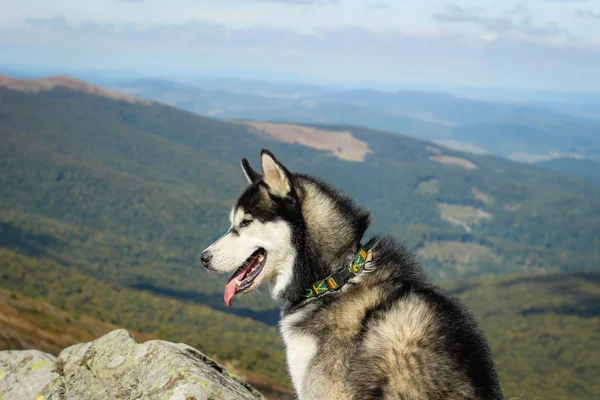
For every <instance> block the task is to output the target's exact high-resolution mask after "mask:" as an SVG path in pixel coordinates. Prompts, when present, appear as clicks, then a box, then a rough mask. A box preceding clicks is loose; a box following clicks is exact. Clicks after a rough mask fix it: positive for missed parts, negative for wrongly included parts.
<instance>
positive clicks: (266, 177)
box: [200, 150, 504, 400]
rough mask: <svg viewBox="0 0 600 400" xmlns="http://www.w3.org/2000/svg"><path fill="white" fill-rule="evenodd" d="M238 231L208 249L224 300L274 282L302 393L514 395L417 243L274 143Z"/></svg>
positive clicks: (239, 211) (360, 399)
mask: <svg viewBox="0 0 600 400" xmlns="http://www.w3.org/2000/svg"><path fill="white" fill-rule="evenodd" d="M261 164H262V174H261V173H259V172H257V171H256V170H254V169H253V168H252V167H251V166H250V165H249V163H248V161H247V160H246V159H243V160H242V169H243V171H244V173H245V175H246V178H247V180H248V182H249V186H248V187H247V188H246V190H245V191H244V192H243V193H242V195H241V196H240V197H239V199H238V200H237V203H236V204H235V206H234V207H233V209H232V211H231V214H230V220H231V227H230V228H229V230H228V231H227V232H226V233H225V234H224V235H223V236H222V237H221V238H220V239H218V240H217V241H216V242H214V243H213V244H212V245H211V246H209V247H208V248H207V249H206V250H205V251H203V252H202V254H201V255H200V258H201V261H202V263H203V264H204V266H205V267H206V268H207V269H209V270H210V271H214V272H219V273H231V272H233V275H232V276H231V277H230V278H229V281H228V282H227V284H226V285H225V303H226V304H227V305H231V300H232V298H233V297H234V296H236V295H240V294H246V293H249V292H251V291H253V290H255V289H256V288H258V287H259V286H260V285H261V284H262V283H264V282H266V283H268V284H269V285H270V290H271V294H272V296H273V298H275V299H276V300H277V301H279V302H280V303H281V321H280V326H279V328H280V331H281V334H282V335H283V339H284V341H285V346H286V353H287V364H288V369H289V374H290V376H291V379H292V383H293V385H294V387H295V389H296V392H297V396H298V398H299V399H302V400H305V399H331V400H333V399H339V400H348V399H356V400H368V399H407V400H408V399H410V400H412V399H415V400H416V399H429V400H434V399H440V400H441V399H503V398H504V397H503V395H502V390H501V386H500V383H499V379H498V375H497V372H496V368H495V366H494V363H493V361H492V357H491V352H490V348H489V346H488V343H487V341H486V339H485V337H484V335H483V333H482V331H481V330H480V329H479V327H478V326H477V324H476V322H475V320H474V318H473V317H472V316H471V314H470V312H469V311H468V310H467V309H466V308H465V306H463V305H462V304H461V303H460V302H459V301H458V300H457V299H455V298H454V297H451V296H450V295H448V294H446V293H444V292H442V291H441V290H440V289H438V288H437V287H436V286H434V285H432V284H431V283H429V282H428V281H427V279H426V277H425V276H424V274H423V272H422V270H421V268H420V266H419V265H418V264H417V263H416V262H415V261H414V259H413V257H412V255H411V254H409V253H408V252H407V250H406V249H405V248H404V247H403V246H401V245H399V244H397V243H395V242H394V241H393V240H392V239H391V238H389V237H384V236H378V237H375V238H373V239H372V240H370V241H369V242H368V243H366V244H365V245H364V246H363V245H362V244H361V240H362V236H363V234H364V232H365V231H366V229H367V226H368V225H369V214H368V212H366V211H365V210H364V209H362V208H360V207H359V206H358V205H356V204H355V203H354V202H353V201H352V200H351V199H350V198H349V197H347V196H346V195H344V194H342V193H340V192H339V191H337V190H335V189H334V188H332V187H331V186H329V185H328V184H326V183H324V182H323V181H321V180H319V179H317V178H315V177H312V176H308V175H303V174H297V173H291V172H290V171H288V170H287V169H286V168H285V167H284V166H283V165H282V164H281V163H280V162H279V161H278V160H277V159H276V158H275V157H274V156H273V154H271V153H270V152H269V151H268V150H263V151H262V152H261Z"/></svg>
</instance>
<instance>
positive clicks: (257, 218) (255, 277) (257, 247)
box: [200, 150, 302, 305]
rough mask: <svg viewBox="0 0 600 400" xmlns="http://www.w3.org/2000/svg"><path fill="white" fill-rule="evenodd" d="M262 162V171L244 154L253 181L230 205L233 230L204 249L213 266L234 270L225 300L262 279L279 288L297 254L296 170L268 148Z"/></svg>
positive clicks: (246, 170)
mask: <svg viewBox="0 0 600 400" xmlns="http://www.w3.org/2000/svg"><path fill="white" fill-rule="evenodd" d="M261 165H262V170H263V173H262V174H260V173H259V172H257V171H255V170H254V169H253V168H252V167H251V166H250V164H249V163H248V161H247V160H246V159H245V158H244V159H243V160H242V169H243V170H244V173H245V175H246V178H247V180H248V182H249V184H250V185H249V186H248V187H247V188H246V190H245V191H244V192H243V193H242V195H241V196H240V198H239V199H238V201H237V203H236V204H235V206H234V207H233V209H232V210H231V213H230V217H229V219H230V222H231V227H230V228H229V230H228V231H227V232H226V233H225V234H224V235H223V236H222V237H221V238H219V239H218V240H217V241H216V242H214V243H213V244H211V245H210V246H209V247H208V248H207V249H206V250H204V251H203V252H202V254H201V255H200V259H201V261H202V263H203V264H204V266H205V267H206V268H207V269H209V270H210V271H214V272H218V273H231V272H233V275H231V277H230V278H229V280H228V282H227V284H226V286H225V295H224V298H225V303H226V304H227V305H231V299H232V298H233V296H235V295H236V294H245V293H249V292H251V291H253V290H255V289H256V288H258V287H259V286H260V285H261V283H263V282H271V283H274V285H275V290H276V289H277V288H276V287H277V281H278V280H279V281H280V282H283V281H286V279H285V275H286V274H287V275H289V274H291V271H292V268H293V264H294V260H295V258H296V250H295V247H294V245H293V226H294V225H295V223H302V215H301V210H300V205H299V202H298V197H297V195H296V192H295V190H294V179H293V176H292V174H291V173H290V172H289V171H288V170H287V169H286V168H285V167H284V166H283V165H282V164H281V163H280V162H279V161H277V159H276V158H275V157H274V156H273V154H271V153H270V152H269V151H268V150H263V151H262V152H261ZM282 277H283V278H284V279H278V278H282Z"/></svg>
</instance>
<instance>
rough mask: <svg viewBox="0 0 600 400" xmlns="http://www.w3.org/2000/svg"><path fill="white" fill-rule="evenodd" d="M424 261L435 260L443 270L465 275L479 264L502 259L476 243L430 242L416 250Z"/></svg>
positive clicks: (497, 261) (496, 261)
mask: <svg viewBox="0 0 600 400" xmlns="http://www.w3.org/2000/svg"><path fill="white" fill-rule="evenodd" d="M417 254H418V255H419V256H421V257H423V258H424V259H425V260H431V259H437V260H439V261H440V262H441V263H443V265H444V267H445V268H444V269H447V268H451V269H453V270H454V271H457V272H459V273H467V272H468V271H469V270H472V269H473V267H474V266H477V265H478V264H481V263H495V264H497V263H500V262H501V261H502V258H501V257H500V256H499V255H497V254H496V253H494V251H493V250H492V249H490V248H489V247H485V246H482V245H479V244H476V243H463V242H459V241H440V242H430V243H428V244H426V245H425V246H424V247H422V248H420V249H419V250H417Z"/></svg>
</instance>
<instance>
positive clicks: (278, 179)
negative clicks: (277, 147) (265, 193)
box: [260, 149, 293, 197]
mask: <svg viewBox="0 0 600 400" xmlns="http://www.w3.org/2000/svg"><path fill="white" fill-rule="evenodd" d="M260 162H261V165H262V170H263V174H264V181H265V183H266V184H267V186H268V187H269V189H270V192H271V193H272V194H274V195H276V196H279V197H285V196H287V195H288V194H290V192H291V191H292V189H293V187H292V174H291V173H290V172H289V171H288V170H287V169H286V168H285V167H284V166H283V165H282V164H281V163H280V162H279V161H277V159H276V158H275V156H274V155H273V154H272V153H271V152H270V151H269V150H266V149H263V150H262V151H261V153H260Z"/></svg>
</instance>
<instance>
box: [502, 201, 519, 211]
mask: <svg viewBox="0 0 600 400" xmlns="http://www.w3.org/2000/svg"><path fill="white" fill-rule="evenodd" d="M520 208H521V204H518V203H517V204H506V205H504V209H505V210H507V211H517V210H519V209H520Z"/></svg>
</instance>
